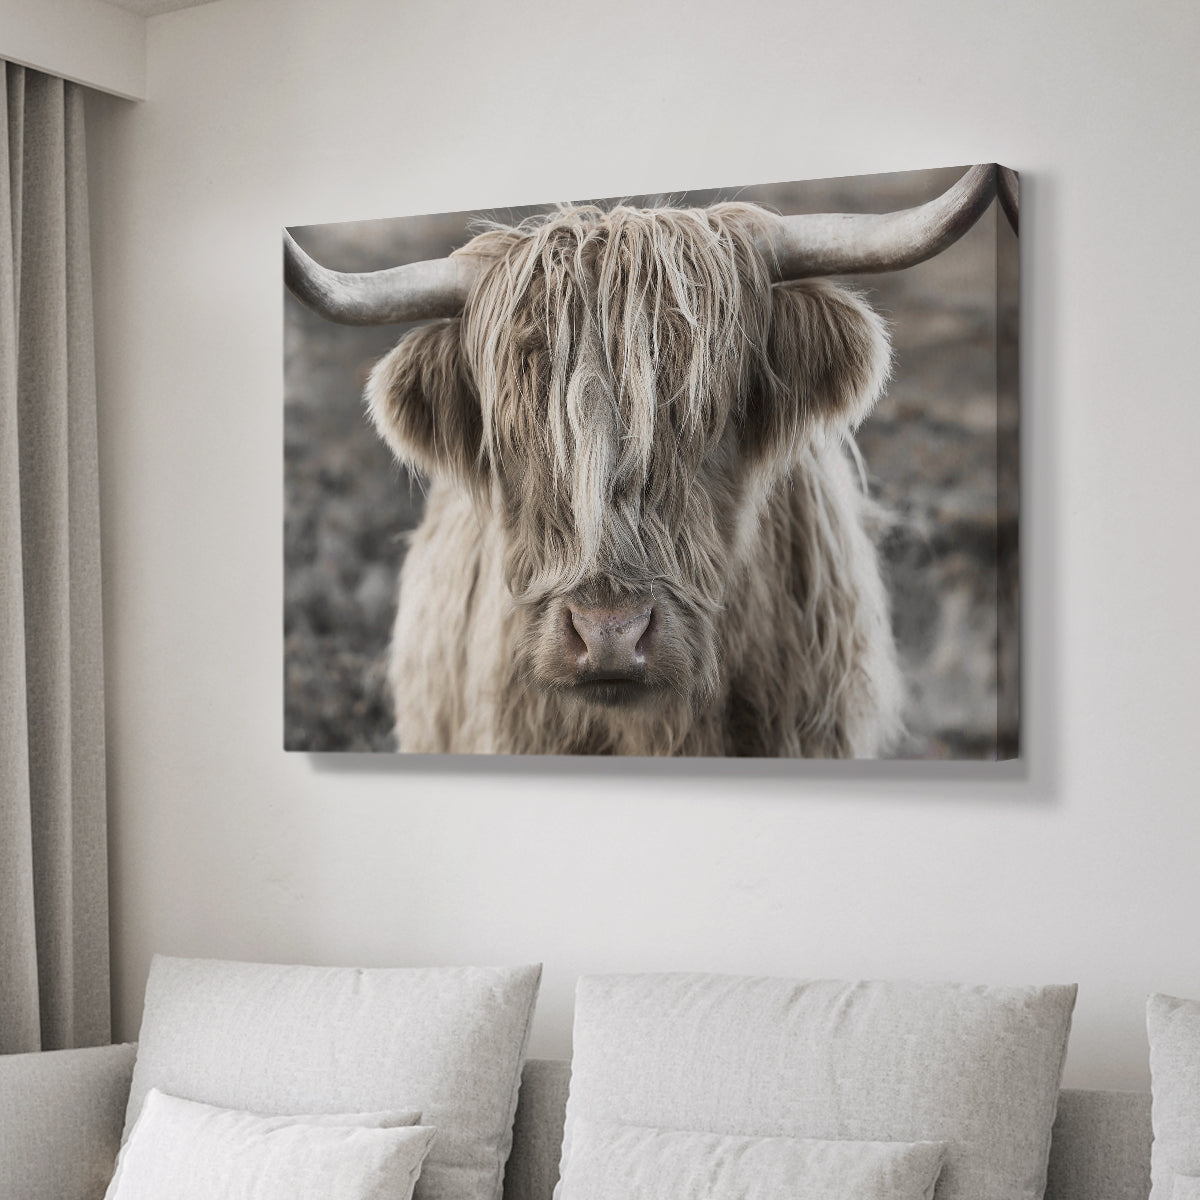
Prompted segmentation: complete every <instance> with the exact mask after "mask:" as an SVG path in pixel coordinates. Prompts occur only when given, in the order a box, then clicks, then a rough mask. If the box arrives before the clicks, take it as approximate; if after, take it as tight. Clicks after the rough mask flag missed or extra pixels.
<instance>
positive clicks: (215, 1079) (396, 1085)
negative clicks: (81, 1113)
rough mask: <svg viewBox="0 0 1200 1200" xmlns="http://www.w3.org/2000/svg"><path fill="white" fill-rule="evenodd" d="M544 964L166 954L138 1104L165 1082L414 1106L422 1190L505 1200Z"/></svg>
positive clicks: (285, 1098) (224, 1092)
mask: <svg viewBox="0 0 1200 1200" xmlns="http://www.w3.org/2000/svg"><path fill="white" fill-rule="evenodd" d="M540 976H541V967H539V966H528V967H511V968H499V967H444V968H428V969H409V968H376V969H358V968H350V967H300V966H274V965H267V964H260V963H239V962H221V961H218V960H210V959H186V958H164V957H162V956H156V957H155V959H154V961H153V963H152V964H151V968H150V978H149V980H148V982H147V984H146V1002H145V1009H144V1011H143V1014H142V1030H141V1036H140V1039H139V1042H138V1053H137V1062H136V1063H135V1065H134V1071H133V1084H132V1087H131V1088H130V1095H129V1106H128V1108H127V1110H126V1116H125V1136H126V1137H128V1136H129V1131H130V1130H131V1129H132V1127H133V1124H134V1122H135V1121H136V1120H137V1117H138V1114H139V1112H140V1111H141V1107H142V1102H143V1100H144V1098H145V1096H146V1093H147V1092H148V1091H149V1090H150V1088H152V1087H156V1088H158V1089H159V1090H160V1091H163V1092H166V1093H168V1094H169V1095H172V1096H178V1097H182V1098H184V1099H188V1100H198V1101H201V1102H202V1103H205V1104H214V1105H219V1106H220V1107H222V1108H230V1109H242V1110H245V1111H248V1112H252V1113H267V1114H280V1115H282V1114H295V1113H332V1112H370V1111H379V1110H384V1109H403V1108H408V1109H414V1110H417V1111H419V1112H421V1113H422V1114H423V1120H424V1122H425V1123H426V1124H427V1125H431V1126H433V1127H435V1128H436V1129H437V1131H438V1132H437V1139H436V1141H435V1142H434V1145H433V1148H432V1150H431V1151H430V1152H429V1157H428V1158H427V1159H426V1160H425V1164H424V1166H423V1168H422V1170H421V1176H420V1179H419V1180H418V1181H417V1189H416V1192H415V1193H414V1196H415V1200H500V1193H501V1180H502V1178H503V1170H504V1163H505V1160H506V1159H507V1158H508V1152H509V1149H510V1147H511V1144H512V1124H513V1114H514V1112H515V1110H516V1103H517V1089H518V1087H519V1086H520V1081H521V1062H522V1059H523V1057H524V1053H525V1045H526V1041H527V1038H528V1035H529V1024H530V1021H531V1019H532V1015H533V1006H534V1001H535V999H536V996H537V989H538V982H539V979H540Z"/></svg>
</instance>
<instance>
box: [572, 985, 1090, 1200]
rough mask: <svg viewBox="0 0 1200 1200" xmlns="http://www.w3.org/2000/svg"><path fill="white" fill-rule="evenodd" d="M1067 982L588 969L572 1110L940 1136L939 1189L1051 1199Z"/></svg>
mask: <svg viewBox="0 0 1200 1200" xmlns="http://www.w3.org/2000/svg"><path fill="white" fill-rule="evenodd" d="M1074 1003H1075V988H1074V987H1073V986H1063V987H1028V988H988V987H966V986H957V985H949V984H920V983H839V982H829V981H822V982H804V981H794V980H784V979H743V978H736V977H730V976H714V975H626V976H596V977H585V978H584V979H582V980H581V981H580V983H579V987H578V990H577V993H576V1003H575V1053H574V1060H573V1065H572V1077H571V1089H570V1095H569V1098H568V1101H567V1121H566V1131H565V1136H564V1144H563V1156H562V1163H563V1170H564V1171H565V1170H567V1169H568V1167H569V1165H570V1162H571V1154H572V1136H573V1135H572V1130H573V1127H574V1124H575V1122H576V1121H579V1120H590V1121H594V1122H607V1123H616V1124H636V1125H645V1126H652V1127H657V1128H663V1129H692V1130H703V1131H707V1132H712V1133H724V1134H740V1135H744V1136H787V1137H804V1138H828V1139H852V1140H858V1141H863V1140H866V1141H938V1142H945V1143H946V1144H947V1151H946V1166H945V1169H944V1171H943V1173H942V1177H941V1181H940V1183H939V1184H938V1189H937V1195H938V1197H939V1200H1042V1194H1043V1191H1044V1188H1045V1179H1046V1160H1047V1157H1048V1154H1049V1149H1050V1130H1051V1126H1052V1125H1053V1122H1054V1110H1055V1102H1056V1100H1057V1096H1058V1084H1059V1077H1060V1074H1061V1071H1062V1062H1063V1056H1064V1053H1065V1050H1066V1043H1067V1034H1068V1030H1069V1028H1070V1020H1071V1012H1072V1009H1073V1007H1074Z"/></svg>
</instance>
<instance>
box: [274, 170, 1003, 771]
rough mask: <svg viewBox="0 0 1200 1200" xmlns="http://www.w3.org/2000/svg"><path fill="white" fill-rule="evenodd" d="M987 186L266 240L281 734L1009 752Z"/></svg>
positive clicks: (428, 749) (316, 740)
mask: <svg viewBox="0 0 1200 1200" xmlns="http://www.w3.org/2000/svg"><path fill="white" fill-rule="evenodd" d="M1017 212H1018V206H1017V179H1016V176H1015V174H1014V173H1013V172H1011V171H1007V170H1005V169H1003V168H999V167H997V166H994V165H983V166H974V167H965V166H964V167H952V168H947V169H944V170H940V169H939V170H928V171H912V172H905V173H899V174H888V175H873V176H862V177H854V178H845V179H829V180H817V181H808V182H796V183H786V184H768V185H759V186H742V187H735V188H723V189H714V190H708V191H687V192H680V193H677V194H672V195H669V196H666V195H647V196H635V197H632V198H623V199H619V200H616V199H609V200H601V201H590V202H586V203H562V204H546V205H538V206H531V207H526V208H520V209H506V210H500V211H498V210H480V211H472V212H456V213H443V214H437V215H431V216H406V217H399V218H396V219H391V220H373V221H358V222H350V223H340V224H332V225H320V226H303V227H294V228H292V229H290V230H288V231H285V246H284V275H285V284H286V287H285V293H284V295H285V300H284V303H285V346H284V376H285V421H284V430H285V447H284V450H285V455H284V461H285V479H284V483H285V596H284V675H285V678H284V710H285V725H284V738H285V745H286V747H287V748H288V749H293V750H308V751H337V750H378V751H385V752H386V751H396V750H400V751H405V752H412V753H423V754H432V753H439V754H440V753H450V754H463V753H483V754H496V753H504V754H510V753H511V754H556V755H576V754H622V755H708V756H712V755H720V756H759V757H764V756H767V757H783V756H803V757H856V758H879V757H897V758H917V757H926V758H980V759H987V758H1007V757H1013V756H1015V755H1017V754H1018V753H1019V678H1018V676H1019V659H1020V655H1019V644H1018V630H1019V611H1018V610H1019V600H1018V597H1019V580H1018V558H1019V555H1018V516H1019V514H1018V502H1019V501H1018V495H1019V491H1018V463H1017V457H1018V456H1017V445H1018V442H1017V428H1018V427H1017V417H1018V403H1017V388H1016V378H1017V374H1016V363H1017V358H1016V356H1017V292H1018V288H1017V229H1018V216H1017Z"/></svg>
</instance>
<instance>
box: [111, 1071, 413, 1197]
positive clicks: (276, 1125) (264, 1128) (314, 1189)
mask: <svg viewBox="0 0 1200 1200" xmlns="http://www.w3.org/2000/svg"><path fill="white" fill-rule="evenodd" d="M411 1117H412V1114H408V1115H407V1116H402V1117H400V1118H399V1119H400V1120H401V1121H402V1124H399V1125H397V1124H396V1121H395V1119H394V1116H393V1115H390V1114H345V1115H342V1114H339V1115H335V1116H317V1117H310V1118H305V1117H296V1116H290V1117H266V1116H261V1115H259V1114H257V1113H247V1112H238V1111H235V1110H233V1109H227V1108H217V1107H214V1106H213V1105H210V1104H198V1103H196V1102H195V1101H193V1100H181V1099H178V1098H177V1097H175V1096H168V1095H166V1094H165V1093H163V1092H160V1091H159V1090H158V1089H157V1088H151V1089H150V1091H149V1092H148V1093H147V1095H146V1098H145V1101H144V1103H143V1104H142V1111H141V1115H140V1116H139V1117H138V1120H137V1124H136V1125H135V1126H134V1128H133V1132H132V1134H130V1136H129V1140H128V1141H127V1142H126V1143H125V1146H124V1148H123V1149H122V1150H121V1156H120V1160H119V1162H118V1164H117V1172H116V1174H115V1175H114V1176H113V1180H112V1183H111V1185H110V1186H109V1189H108V1192H107V1193H106V1197H105V1200H168V1198H169V1200H214V1198H215V1197H225V1198H227V1200H330V1197H333V1196H336V1197H337V1198H338V1200H409V1198H410V1197H411V1196H412V1192H413V1187H414V1185H415V1184H416V1182H417V1176H418V1174H419V1173H420V1170H421V1163H422V1161H423V1160H424V1158H425V1155H426V1154H427V1153H428V1151H429V1146H430V1144H431V1142H432V1141H433V1138H434V1131H433V1130H432V1129H430V1128H427V1127H424V1126H420V1127H414V1126H413V1124H412V1122H411Z"/></svg>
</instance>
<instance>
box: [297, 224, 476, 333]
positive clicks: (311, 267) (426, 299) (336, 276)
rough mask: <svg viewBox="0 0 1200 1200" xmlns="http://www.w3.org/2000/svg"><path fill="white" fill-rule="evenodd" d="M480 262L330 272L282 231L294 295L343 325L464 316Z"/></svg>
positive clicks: (459, 259)
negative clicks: (465, 306)
mask: <svg viewBox="0 0 1200 1200" xmlns="http://www.w3.org/2000/svg"><path fill="white" fill-rule="evenodd" d="M477 267H478V260H477V259H473V258H471V257H470V256H469V255H457V256H452V257H450V258H434V259H429V260H427V261H425V262H415V263H405V264H404V265H403V266H400V267H390V268H389V269H388V270H386V271H366V272H360V273H346V272H343V271H331V270H329V268H328V267H323V266H321V264H320V263H318V262H315V261H314V260H313V259H311V258H309V256H308V255H307V254H305V253H304V251H303V250H301V249H300V247H299V246H298V245H297V243H296V239H295V238H293V237H292V235H291V234H290V233H288V231H287V230H286V229H285V230H284V231H283V278H284V282H285V283H286V284H287V285H288V288H289V289H290V290H291V292H292V295H294V296H295V297H296V299H297V300H299V301H300V302H301V303H303V304H306V305H307V306H308V307H309V308H311V309H312V310H313V311H314V312H317V313H320V314H321V316H323V317H327V318H328V319H329V320H330V321H337V322H339V323H340V324H342V325H391V324H395V323H398V322H400V321H422V320H425V319H426V318H428V317H453V316H457V315H458V314H459V313H460V312H462V309H463V305H464V304H465V303H466V301H467V295H468V293H469V292H470V290H471V284H472V282H473V281H474V279H475V275H476V272H477Z"/></svg>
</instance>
